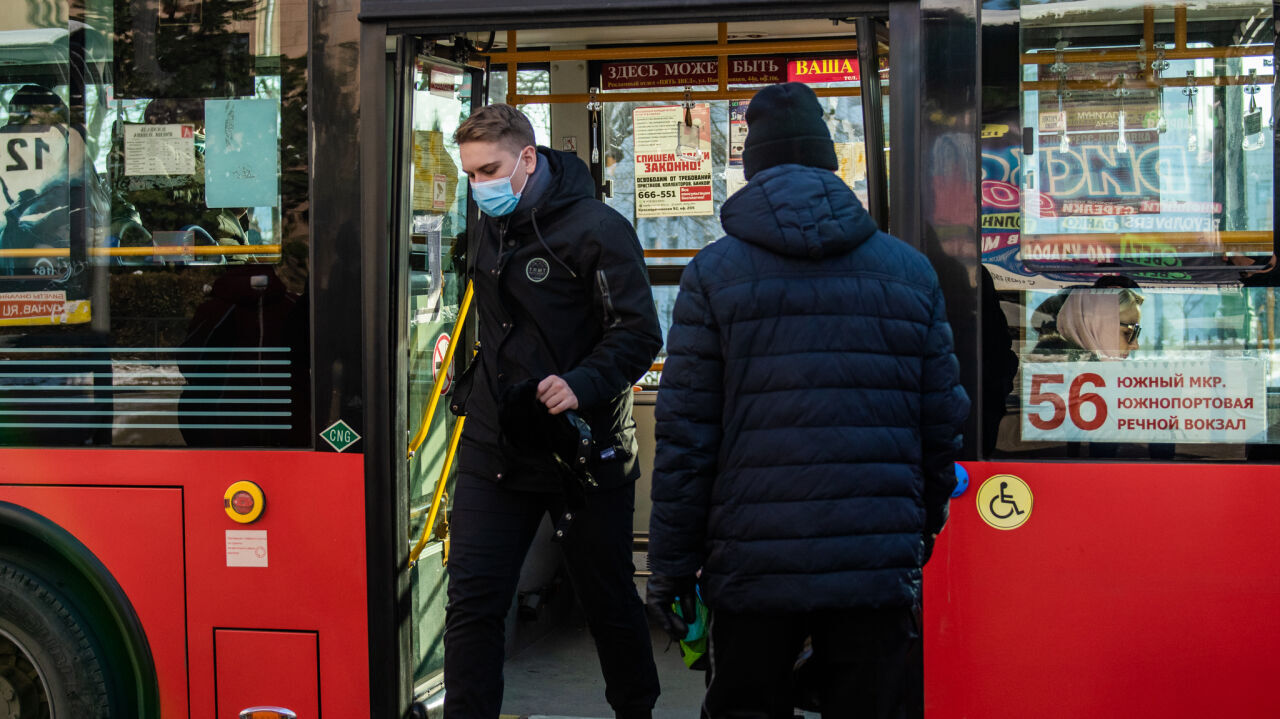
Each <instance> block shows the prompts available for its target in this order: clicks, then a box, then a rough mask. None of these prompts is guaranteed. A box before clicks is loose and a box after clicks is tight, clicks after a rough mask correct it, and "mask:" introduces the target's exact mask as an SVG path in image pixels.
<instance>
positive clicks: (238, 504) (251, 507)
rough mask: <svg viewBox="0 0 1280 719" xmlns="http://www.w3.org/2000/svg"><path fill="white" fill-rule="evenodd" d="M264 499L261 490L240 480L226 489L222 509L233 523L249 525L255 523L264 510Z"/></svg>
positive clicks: (246, 481)
mask: <svg viewBox="0 0 1280 719" xmlns="http://www.w3.org/2000/svg"><path fill="white" fill-rule="evenodd" d="M266 507H267V501H266V497H264V496H263V494H262V488H261V487H259V486H258V485H256V484H254V483H253V482H250V481H248V480H241V481H239V482H236V483H235V484H233V485H231V486H230V487H227V491H226V492H225V493H223V495H222V509H223V511H225V512H226V513H227V516H228V517H230V518H231V520H232V521H233V522H239V523H240V524H249V523H250V522H256V521H257V520H258V518H259V517H261V516H262V510H264V509H266Z"/></svg>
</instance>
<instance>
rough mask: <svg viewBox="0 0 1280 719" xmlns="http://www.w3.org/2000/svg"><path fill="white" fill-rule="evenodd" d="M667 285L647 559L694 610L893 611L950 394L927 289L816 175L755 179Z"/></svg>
mask: <svg viewBox="0 0 1280 719" xmlns="http://www.w3.org/2000/svg"><path fill="white" fill-rule="evenodd" d="M721 221H722V223H723V224H724V229H725V232H726V233H727V234H726V236H725V237H724V238H722V239H720V240H717V241H716V242H714V243H712V244H711V245H709V246H708V247H707V248H706V249H704V250H703V251H701V252H699V253H698V256H697V257H695V258H694V259H693V261H692V262H690V263H689V266H688V268H686V269H685V271H684V276H683V277H682V278H681V280H680V295H679V297H678V298H677V299H676V306H675V313H674V316H673V319H672V325H671V329H670V331H669V333H668V335H667V361H666V366H665V368H664V370H663V373H662V384H661V387H660V389H659V391H658V404H657V408H656V412H657V420H658V426H657V440H658V447H657V456H656V458H655V459H654V470H653V495H652V496H653V514H652V517H651V519H650V523H649V564H650V568H651V569H652V570H653V572H654V574H656V575H662V576H669V577H684V576H692V575H694V574H695V573H697V572H698V571H699V570H701V575H700V585H701V587H702V592H703V594H702V597H703V599H704V600H705V601H706V602H707V604H708V606H710V607H711V608H712V609H725V610H729V611H734V612H810V611H819V610H827V609H849V608H855V607H888V606H911V605H912V604H914V603H916V602H918V601H919V598H920V581H921V571H920V567H921V565H922V563H923V561H924V556H925V545H926V543H925V535H927V534H936V533H937V532H939V531H941V529H942V526H943V523H944V522H945V521H946V518H947V503H948V501H949V498H950V496H951V491H952V489H954V487H955V484H956V478H955V469H954V465H953V464H952V462H953V460H954V459H955V455H956V452H957V451H958V450H959V448H960V445H961V437H960V429H961V426H962V425H963V422H964V418H965V417H966V415H967V414H968V411H969V399H968V397H967V396H966V394H965V391H964V389H963V388H962V387H961V386H960V381H959V375H960V372H959V367H960V366H959V364H958V363H957V361H956V358H955V355H954V354H953V353H952V339H951V328H950V325H949V324H948V323H947V313H946V307H945V305H944V302H943V298H942V290H941V289H939V285H938V279H937V275H936V274H935V273H934V270H933V268H932V267H931V266H930V264H929V261H928V260H927V259H926V258H925V256H924V255H922V254H921V253H919V252H917V251H915V250H914V249H912V248H911V247H910V246H908V245H907V244H906V243H904V242H901V241H899V240H897V239H895V238H893V237H891V236H889V235H887V234H885V233H883V232H880V231H879V230H877V229H876V225H875V223H874V222H873V221H872V220H871V217H870V216H869V215H868V214H867V212H866V210H864V209H863V208H862V205H861V204H860V203H859V202H858V199H857V197H855V196H854V194H853V192H852V191H851V190H850V189H849V188H848V186H847V185H845V184H844V182H843V181H841V180H840V178H839V177H837V176H836V174H835V173H833V172H831V171H829V170H823V169H818V168H814V167H806V166H801V165H794V164H784V165H777V166H774V167H770V168H768V169H766V170H762V171H760V172H758V173H756V174H755V175H753V176H752V178H751V181H750V182H749V183H748V184H747V186H746V187H745V188H744V189H742V190H739V191H738V193H737V194H735V195H734V196H733V197H731V198H729V200H728V201H726V202H725V205H724V209H723V210H722V211H721Z"/></svg>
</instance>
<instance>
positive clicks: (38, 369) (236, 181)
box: [0, 0, 311, 447]
mask: <svg viewBox="0 0 1280 719" xmlns="http://www.w3.org/2000/svg"><path fill="white" fill-rule="evenodd" d="M84 5H85V7H83V9H82V12H83V13H84V16H85V17H87V18H93V19H94V20H93V21H91V22H86V23H79V22H73V23H71V25H70V30H69V29H68V27H69V26H68V23H67V21H66V17H67V15H68V11H69V3H68V2H67V0H55V1H54V2H50V3H42V4H29V6H30V8H29V11H21V10H20V11H15V12H13V13H9V14H8V15H7V16H6V17H5V19H4V21H3V25H2V26H0V68H3V69H0V205H2V206H3V215H2V216H0V446H23V445H46V444H47V445H85V444H91V445H137V446H174V445H177V446H183V445H186V446H221V447H239V446H301V445H307V444H309V443H310V442H311V439H310V437H311V432H310V401H309V392H310V390H309V386H310V381H309V344H310V341H309V334H310V333H309V319H308V317H309V310H308V308H307V295H306V288H307V286H308V266H307V264H308V263H307V258H308V242H309V240H308V227H307V217H306V210H307V204H306V203H307V192H308V189H307V188H308V184H307V183H308V177H307V175H308V172H307V154H306V153H307V147H308V146H307V140H306V137H307V125H306V97H305V95H306V57H305V48H306V46H307V43H306V39H305V23H304V24H303V25H302V28H301V29H298V28H299V25H298V23H296V22H293V23H291V22H285V21H283V18H282V16H283V14H282V13H277V12H275V11H274V9H271V10H268V9H262V10H259V9H257V8H248V9H246V8H242V7H240V6H239V5H237V6H236V8H234V9H222V10H219V9H218V8H217V7H213V6H209V5H208V4H205V5H203V6H201V5H199V4H196V5H195V6H192V7H195V8H197V9H195V10H193V9H191V8H189V7H187V5H189V4H181V3H177V4H171V5H172V6H173V7H168V6H166V8H167V9H166V10H165V14H164V16H163V17H162V18H161V20H160V22H159V24H158V25H156V24H155V23H156V17H155V10H154V6H152V9H151V11H150V16H149V17H148V14H147V11H146V10H147V7H146V6H147V4H146V3H143V2H140V1H137V0H123V1H121V0H87V2H86V3H84ZM267 5H268V6H271V7H272V8H273V7H274V6H273V4H271V3H268V4H267ZM264 7H266V6H264ZM58 18H62V20H61V22H59V21H58ZM148 22H149V23H150V24H149V25H148V24H146V23H148ZM113 23H114V24H113ZM139 23H141V24H139ZM144 26H145V27H146V28H147V29H146V30H145V31H144V30H140V29H138V28H143V27H144ZM135 30H136V32H135ZM299 33H301V34H300V35H299ZM295 35H296V36H295ZM141 37H147V38H151V39H152V40H153V41H154V42H153V43H152V44H150V45H148V46H147V47H139V46H135V39H136V38H141Z"/></svg>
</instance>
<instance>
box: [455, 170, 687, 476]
mask: <svg viewBox="0 0 1280 719" xmlns="http://www.w3.org/2000/svg"><path fill="white" fill-rule="evenodd" d="M538 159H539V161H540V162H545V163H546V166H547V169H548V170H549V175H548V176H547V177H545V179H543V180H542V182H543V183H544V184H543V186H542V187H540V188H539V190H540V193H539V195H538V197H537V198H536V200H535V201H533V202H532V203H530V206H525V205H524V204H523V203H522V204H521V205H520V206H518V207H517V208H516V211H515V212H513V213H512V214H510V215H507V216H506V217H499V218H493V217H488V216H487V215H480V217H479V218H478V219H477V220H476V221H475V222H473V223H472V230H473V231H472V234H471V240H470V243H469V248H468V253H469V254H470V255H471V257H470V267H471V273H472V281H473V282H474V287H475V303H476V308H477V312H478V317H479V319H478V325H477V328H478V331H479V339H480V350H479V353H478V355H477V356H476V361H475V362H473V363H472V365H471V367H470V368H468V370H467V372H465V373H464V374H463V376H462V377H461V378H460V379H459V382H458V387H457V388H456V390H455V391H454V399H453V402H452V409H453V412H454V414H459V415H462V414H465V415H466V416H467V424H466V427H465V429H464V430H463V434H462V443H461V446H460V448H459V453H458V462H459V470H460V471H462V472H467V473H470V474H477V475H480V476H484V477H488V478H490V479H493V480H494V481H497V482H500V483H501V484H502V485H503V486H506V487H509V488H512V489H520V490H544V491H554V490H557V489H559V488H560V484H559V482H560V479H559V478H558V474H557V473H556V471H555V469H554V464H553V460H552V459H551V457H550V455H535V456H530V455H529V454H528V453H521V452H518V451H516V450H515V449H514V447H513V446H512V443H511V442H510V441H508V440H507V439H506V438H505V437H504V433H503V431H502V428H501V426H500V423H499V416H500V413H501V409H502V407H501V402H502V399H503V397H504V396H507V395H508V394H509V392H510V390H511V388H513V387H515V386H517V385H519V384H521V383H522V382H526V381H529V380H532V381H535V382H537V381H540V380H542V379H543V378H545V377H547V376H548V375H553V374H554V375H559V376H560V377H562V378H564V380H565V381H566V382H567V383H568V384H569V387H570V388H571V389H572V390H573V393H574V394H575V395H576V396H577V397H578V404H579V409H578V412H579V414H580V415H581V416H582V418H583V419H585V420H586V421H587V423H588V424H590V425H591V429H592V435H593V439H594V441H595V444H596V447H595V448H594V451H593V452H592V456H593V457H594V458H596V464H595V466H594V467H592V468H591V469H592V474H593V475H594V477H595V479H596V481H597V482H599V484H600V486H601V487H605V488H607V487H613V486H618V485H621V484H623V483H625V482H627V481H634V480H635V479H636V478H637V477H639V474H640V468H639V465H638V464H637V463H636V440H635V422H634V421H633V420H632V417H631V387H632V384H633V383H634V382H635V381H636V380H638V379H639V378H640V377H642V376H643V375H644V373H645V372H646V371H648V369H649V366H650V364H651V363H652V362H653V358H654V357H655V356H656V355H657V353H658V350H659V349H660V348H661V347H662V334H661V330H660V328H659V326H658V315H657V311H656V309H655V307H654V303H653V295H652V293H651V291H650V288H649V278H648V273H647V272H646V270H645V264H644V252H643V251H642V250H641V248H640V243H639V241H638V240H637V239H636V234H635V230H634V229H633V228H632V227H631V224H630V223H628V222H627V221H626V219H624V218H623V217H622V216H621V215H619V214H618V213H617V212H616V211H614V210H613V209H611V208H610V207H608V206H607V205H605V204H604V203H602V202H600V201H598V200H596V199H595V197H594V190H595V185H594V183H593V181H592V178H591V174H590V172H589V171H588V169H587V166H586V164H584V163H583V162H582V161H581V160H580V159H578V157H577V156H575V155H573V154H572V153H567V152H560V151H557V150H551V149H548V148H545V147H539V148H538ZM549 419H550V418H549Z"/></svg>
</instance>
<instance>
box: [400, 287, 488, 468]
mask: <svg viewBox="0 0 1280 719" xmlns="http://www.w3.org/2000/svg"><path fill="white" fill-rule="evenodd" d="M472 294H473V291H472V288H471V283H470V282H468V283H467V290H466V292H464V293H463V294H462V306H461V307H459V308H458V320H457V322H454V323H453V334H451V335H449V337H450V340H449V349H447V350H445V352H444V360H443V361H442V362H441V363H440V370H439V372H438V373H437V374H436V381H435V382H434V383H433V384H432V385H431V394H430V396H428V398H427V410H426V411H425V412H423V413H422V424H421V425H419V427H418V431H417V432H416V433H415V434H414V435H413V439H412V440H411V441H410V442H409V457H408V458H409V459H413V455H414V454H415V453H416V452H417V451H418V450H419V449H421V448H422V443H423V442H425V441H427V430H428V429H429V428H430V427H431V420H433V419H435V416H436V405H437V404H439V403H440V393H441V390H443V389H444V381H445V378H447V377H448V376H449V365H450V364H452V363H453V353H454V350H456V349H457V348H458V344H459V343H460V342H462V327H463V325H464V324H466V321H467V312H469V311H470V310H471V296H472Z"/></svg>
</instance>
